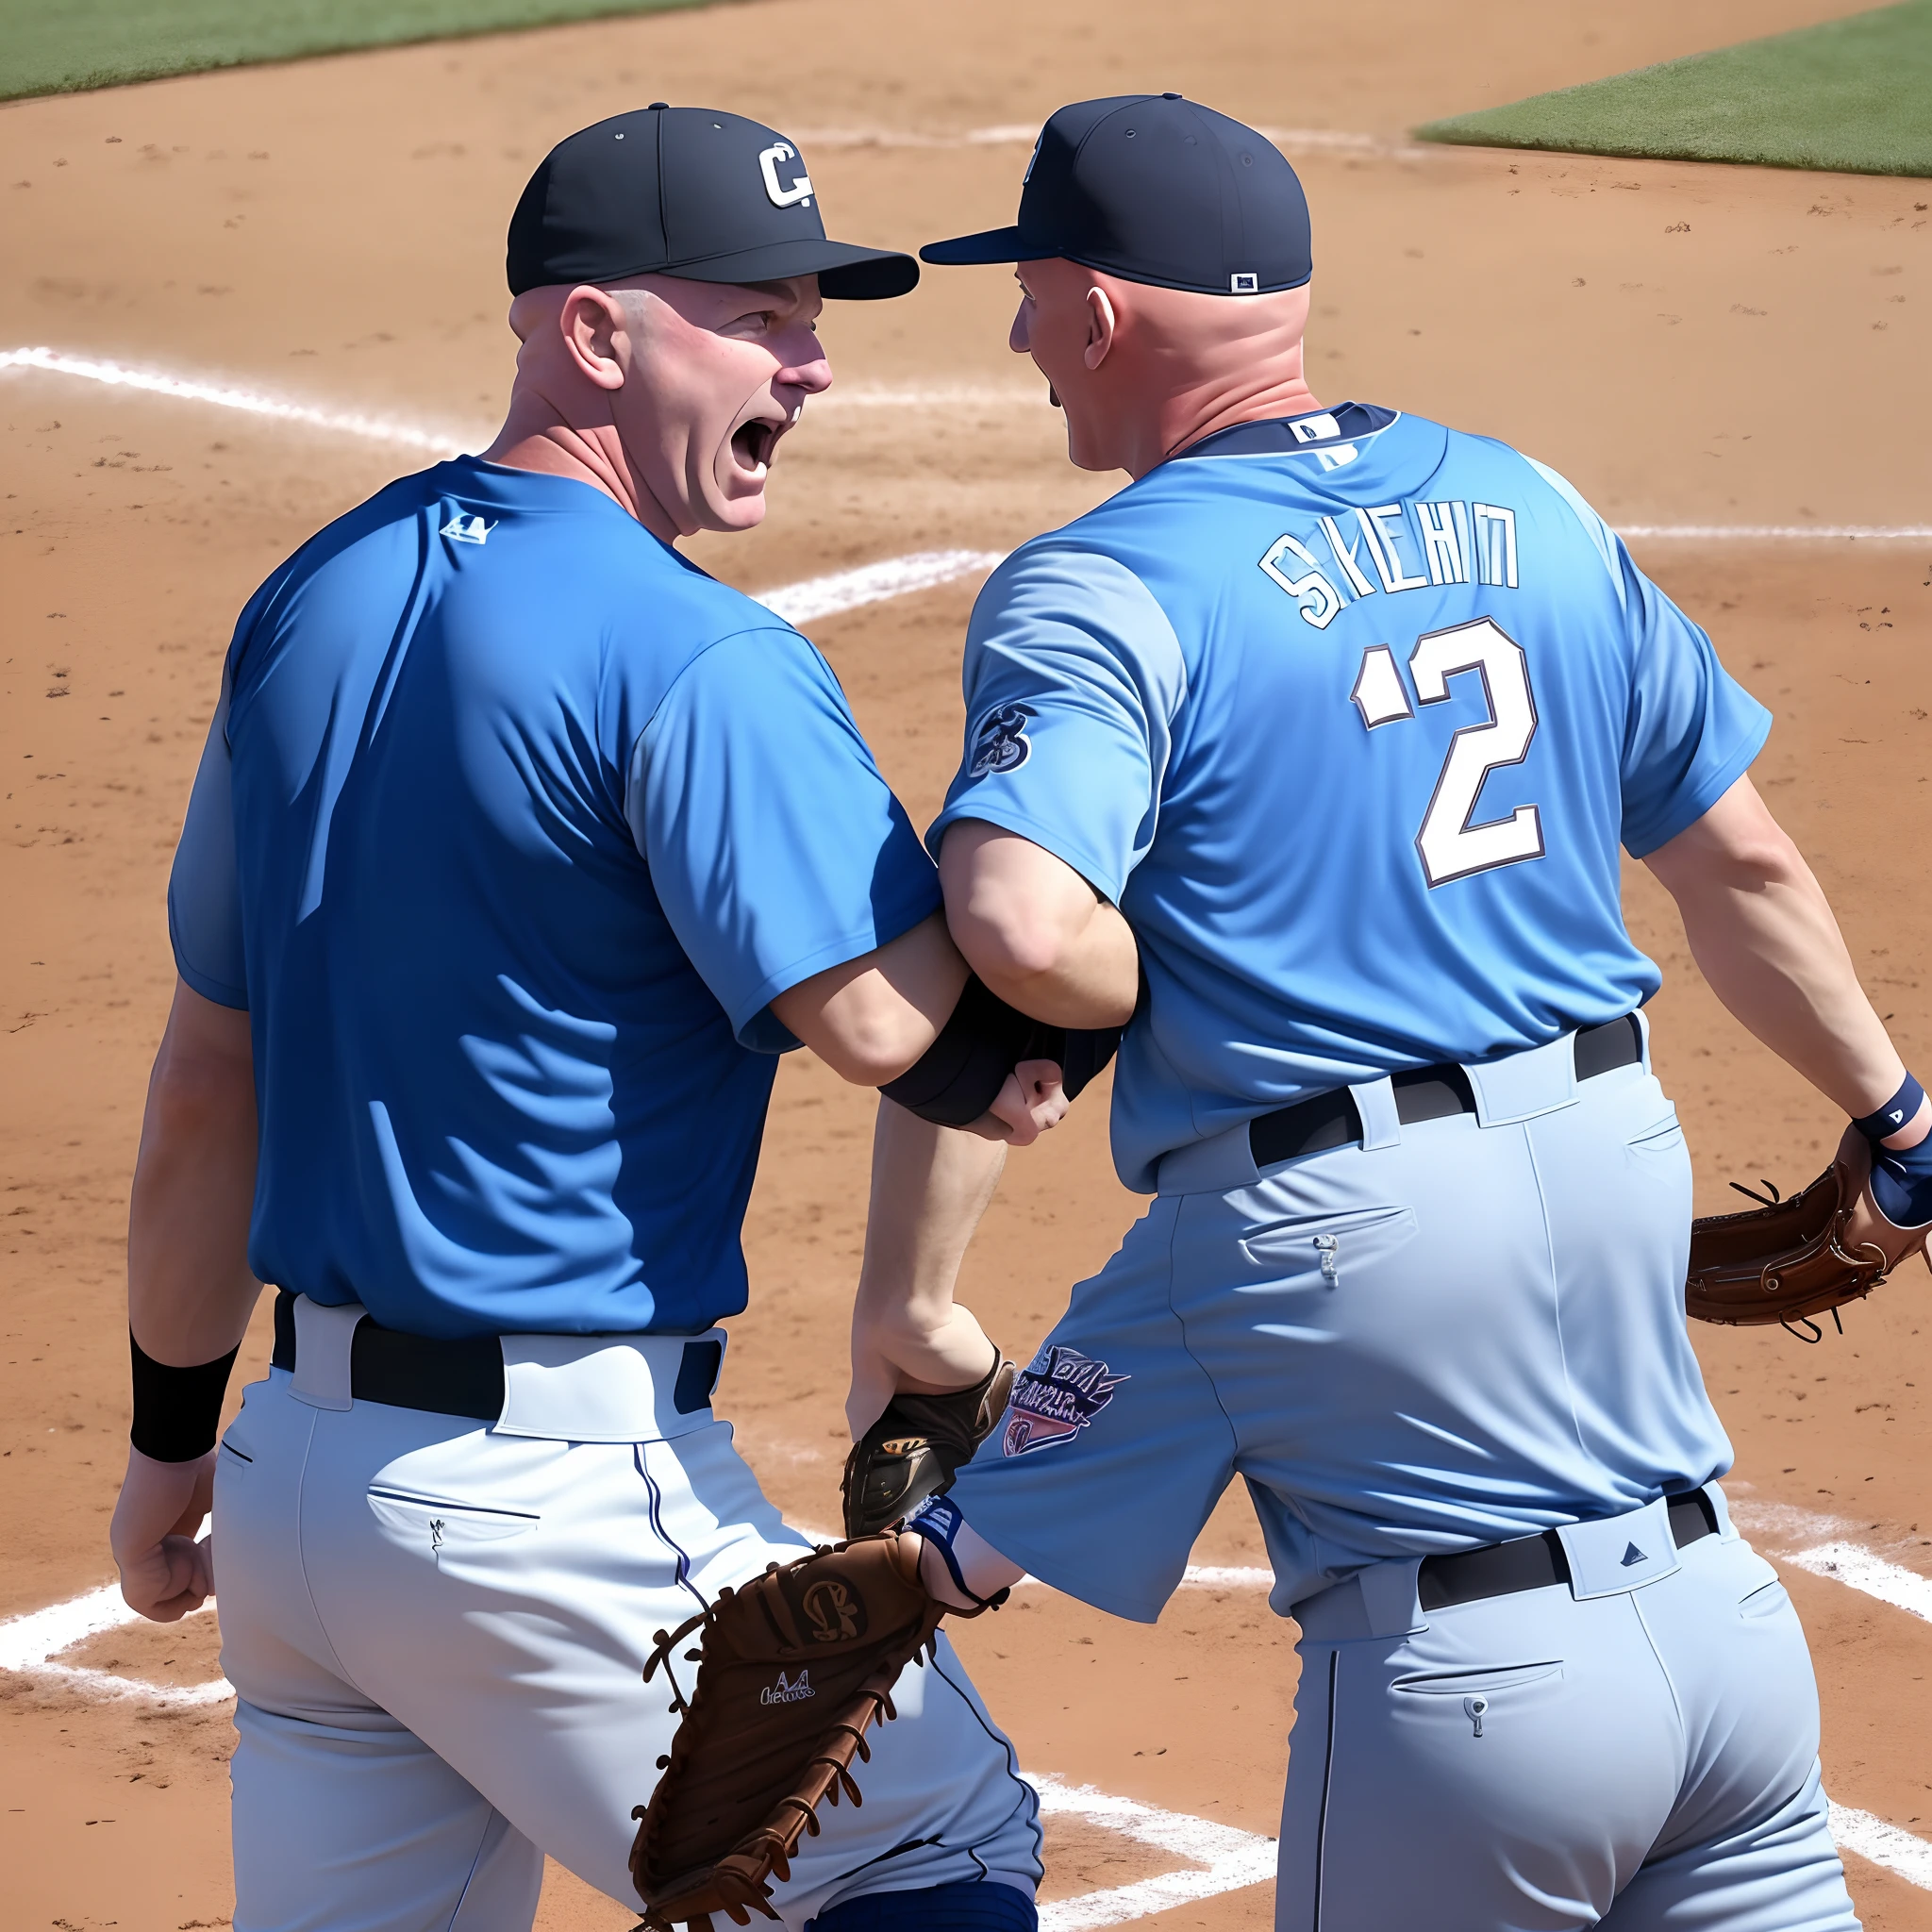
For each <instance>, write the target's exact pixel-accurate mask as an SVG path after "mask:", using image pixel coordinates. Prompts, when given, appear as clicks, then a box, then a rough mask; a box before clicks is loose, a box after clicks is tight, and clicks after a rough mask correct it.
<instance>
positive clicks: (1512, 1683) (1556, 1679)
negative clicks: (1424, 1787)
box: [1389, 1657, 1563, 1738]
mask: <svg viewBox="0 0 1932 1932" xmlns="http://www.w3.org/2000/svg"><path fill="white" fill-rule="evenodd" d="M1562 1676H1563V1662H1562V1659H1561V1658H1560V1657H1545V1658H1542V1659H1541V1660H1539V1661H1538V1662H1535V1663H1523V1664H1490V1665H1486V1666H1484V1667H1483V1668H1482V1669H1480V1670H1474V1671H1417V1672H1412V1673H1411V1674H1408V1675H1407V1676H1402V1677H1396V1678H1394V1679H1393V1680H1392V1681H1391V1684H1390V1686H1389V1692H1390V1695H1391V1698H1392V1699H1393V1700H1394V1703H1395V1708H1396V1710H1397V1711H1398V1712H1399V1713H1407V1715H1408V1716H1410V1717H1414V1718H1421V1719H1423V1720H1424V1722H1436V1723H1445V1724H1446V1723H1454V1724H1461V1725H1464V1726H1466V1727H1467V1729H1468V1731H1469V1734H1470V1736H1471V1737H1474V1738H1480V1737H1481V1736H1483V1734H1484V1726H1485V1724H1491V1723H1494V1722H1496V1721H1497V1720H1499V1719H1507V1717H1508V1715H1509V1713H1510V1711H1511V1710H1512V1708H1518V1707H1522V1706H1523V1705H1524V1704H1525V1703H1529V1702H1539V1701H1541V1699H1540V1697H1539V1696H1538V1691H1537V1687H1538V1686H1547V1687H1552V1688H1554V1686H1555V1685H1556V1684H1557V1683H1560V1682H1561V1681H1562Z"/></svg>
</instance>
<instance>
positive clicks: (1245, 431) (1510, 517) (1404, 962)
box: [927, 404, 1770, 1191]
mask: <svg viewBox="0 0 1932 1932" xmlns="http://www.w3.org/2000/svg"><path fill="white" fill-rule="evenodd" d="M965 692H966V708H967V740H966V750H965V757H964V759H963V762H962V764H961V767H960V770H959V773H958V776H957V777H956V778H955V780H954V782H953V786H952V790H951V791H950V792H949V793H948V795H947V799H946V805H945V809H944V810H943V812H942V813H941V816H940V818H939V819H938V821H937V822H936V823H935V824H934V825H933V827H932V829H931V831H930V832H929V833H928V835H927V839H928V842H929V843H930V844H931V846H932V849H933V850H934V852H935V853H937V851H938V850H939V843H940V841H941V837H942V836H943V834H944V831H945V828H946V827H947V826H948V825H949V824H952V823H953V822H954V821H955V820H956V819H962V818H972V819H982V820H986V821H989V822H990V823H991V824H996V825H1001V826H1004V827H1006V828H1007V829H1008V830H1010V831H1013V832H1017V833H1019V834H1020V835H1021V836H1023V837H1024V838H1026V839H1029V840H1031V841H1034V842H1035V843H1036V844H1039V845H1041V846H1043V847H1045V849H1046V850H1048V851H1050V852H1052V853H1055V854H1056V855H1058V857H1059V858H1063V859H1064V860H1066V862H1067V863H1068V864H1069V865H1071V866H1073V867H1074V869H1075V870H1076V871H1077V872H1079V873H1080V874H1083V875H1084V876H1085V877H1086V878H1087V879H1088V880H1089V882H1090V883H1091V884H1092V885H1093V886H1094V888H1095V889H1096V890H1097V891H1100V892H1101V893H1103V894H1104V895H1105V896H1106V897H1107V898H1108V899H1109V900H1110V901H1112V902H1113V903H1115V904H1117V905H1118V906H1119V907H1120V908H1121V910H1122V911H1123V912H1124V914H1125V916H1126V918H1127V920H1128V922H1129V923H1130V924H1131V925H1132V927H1133V929H1134V933H1135V936H1136V938H1137V939H1138V941H1139V942H1140V948H1141V961H1142V964H1143V966H1144V969H1145V974H1146V993H1145V996H1144V998H1143V1000H1142V1004H1141V1010H1140V1012H1139V1013H1138V1014H1137V1015H1136V1017H1135V1020H1134V1023H1133V1024H1132V1025H1131V1026H1130V1028H1129V1029H1128V1032H1127V1035H1126V1038H1125V1041H1124V1043H1123V1046H1122V1050H1121V1058H1120V1065H1119V1072H1118V1074H1117V1077H1116V1081H1115V1087H1114V1114H1113V1132H1114V1156H1115V1160H1116V1163H1117V1165H1118V1167H1119V1170H1120V1174H1121V1177H1122V1179H1123V1180H1124V1182H1125V1183H1126V1185H1127V1186H1129V1187H1131V1188H1136V1189H1139V1190H1141V1191H1151V1190H1152V1189H1153V1187H1154V1185H1155V1174H1156V1170H1157V1168H1158V1163H1159V1160H1160V1158H1161V1156H1162V1155H1164V1154H1166V1153H1168V1152H1169V1151H1171V1150H1172V1149H1174V1148H1176V1147H1180V1146H1184V1145H1186V1144H1188V1143H1189V1142H1191V1141H1196V1140H1200V1139H1204V1138H1206V1137H1208V1136H1209V1135H1212V1134H1216V1133H1219V1132H1221V1131H1223V1130H1224V1129H1226V1128H1229V1127H1232V1126H1235V1125H1238V1124H1240V1123H1241V1122H1242V1121H1245V1120H1248V1119H1251V1118H1253V1117H1254V1116H1256V1115H1257V1114H1261V1113H1264V1112H1267V1111H1269V1110H1271V1109H1273V1108H1279V1107H1284V1106H1287V1105H1289V1104H1291V1103H1292V1102H1293V1101H1296V1100H1298V1099H1301V1098H1304V1097H1305V1096H1307V1095H1309V1094H1312V1093H1317V1092H1322V1091H1327V1090H1330V1089H1333V1088H1336V1087H1340V1086H1343V1085H1347V1084H1351V1083H1356V1082H1361V1081H1366V1080H1373V1079H1374V1078H1376V1077H1378V1076H1380V1075H1382V1074H1391V1073H1397V1072H1400V1071H1403V1070H1404V1069H1407V1068H1410V1067H1415V1066H1423V1065H1428V1064H1430V1063H1433V1062H1437V1061H1442V1060H1462V1061H1467V1060H1479V1059H1485V1058H1490V1057H1491V1056H1493V1055H1499V1054H1507V1053H1512V1052H1517V1051H1520V1050H1522V1049H1524V1048H1526V1047H1533V1046H1541V1045H1543V1044H1545V1043H1546V1042H1547V1041H1551V1040H1553V1039H1555V1038H1556V1037H1557V1035H1558V1034H1560V1033H1562V1032H1564V1031H1566V1030H1568V1029H1570V1028H1573V1027H1577V1026H1587V1025H1591V1024H1597V1023H1599V1022H1602V1021H1606V1020H1610V1019H1613V1018H1615V1017H1616V1016H1617V1015H1618V1014H1620V1013H1624V1012H1627V1011H1629V1010H1630V1009H1631V1008H1634V1007H1636V1006H1639V1005H1640V1004H1641V1003H1642V1002H1643V1001H1644V1000H1646V999H1648V998H1649V996H1650V995H1651V994H1652V993H1653V992H1654V991H1656V990H1657V984H1658V974H1657V968H1656V967H1655V965H1653V964H1652V962H1651V961H1650V960H1649V959H1647V958H1645V957H1644V956H1643V955H1642V954H1641V952H1640V951H1639V950H1638V949H1637V947H1636V946H1635V945H1634V944H1633V943H1632V942H1631V941H1630V938H1629V935H1628V934H1627V933H1626V932H1625V930H1624V920H1623V914H1622V908H1621V901H1620V896H1619V847H1620V846H1622V847H1623V848H1624V849H1625V850H1627V851H1629V852H1630V853H1631V854H1633V855H1634V856H1637V857H1641V856H1642V855H1643V854H1644V853H1647V852H1651V851H1654V850H1655V849H1656V848H1657V846H1659V845H1661V844H1663V843H1664V842H1665V841H1667V840H1669V839H1671V838H1673V837H1674V835H1675V834H1676V833H1678V832H1680V831H1682V830H1683V829H1684V828H1685V827H1686V826H1687V825H1689V824H1691V823H1692V822H1693V821H1694V820H1696V819H1697V818H1699V817H1701V816H1702V814H1703V813H1704V812H1705V811H1707V809H1708V808H1710V806H1711V805H1713V804H1714V803H1715V802H1716V801H1717V799H1718V798H1719V797H1720V796H1721V795H1722V794H1723V793H1724V791H1725V790H1726V789H1728V787H1729V786H1730V785H1731V784H1733V783H1734V782H1735V781H1736V779H1737V778H1738V777H1739V775H1740V774H1741V773H1742V772H1743V771H1744V770H1745V768H1746V767H1747V766H1748V765H1749V764H1750V762H1751V760H1752V759H1753V758H1755V757H1756V756H1757V751H1758V749H1759V747H1760V746H1761V744H1762V743H1763V741H1764V737H1765V733H1766V732H1767V730H1768V729H1769V726H1770V719H1769V714H1768V713H1767V712H1766V711H1765V710H1764V709H1763V708H1762V707H1761V706H1759V705H1758V704H1757V703H1756V701H1755V700H1753V699H1752V698H1750V697H1749V696H1747V695H1746V694H1745V693H1744V692H1743V691H1740V689H1739V687H1738V686H1737V685H1735V684H1734V683H1733V682H1732V681H1731V680H1730V679H1729V678H1728V677H1727V676H1726V675H1725V674H1724V670H1723V668H1722V667H1721V666H1720V665H1719V663H1718V661H1717V657H1716V654H1715V653H1714V652H1713V650H1712V649H1711V645H1710V641H1709V640H1708V639H1707V637H1706V636H1705V634H1704V633H1703V632H1702V631H1701V630H1699V629H1698V627H1697V626H1696V625H1693V624H1692V623H1691V621H1690V620H1689V619H1688V618H1687V617H1685V616H1684V614H1683V613H1682V612H1681V611H1680V610H1678V609H1677V608H1676V607H1675V606H1674V605H1673V604H1672V603H1671V602H1670V600H1669V599H1668V598H1667V597H1665V596H1664V595H1663V594H1662V593H1661V592H1660V591H1658V590H1657V588H1656V586H1655V585H1653V584H1651V583H1650V582H1649V581H1648V580H1647V579H1646V578H1645V577H1644V576H1643V575H1641V573H1640V572H1639V571H1638V569H1637V567H1636V566H1635V565H1634V564H1633V563H1632V562H1631V560H1630V558H1629V556H1628V555H1627V553H1626V552H1625V551H1624V546H1623V544H1622V543H1621V542H1620V541H1618V540H1617V538H1616V537H1615V536H1613V535H1612V534H1611V533H1610V531H1609V530H1608V529H1607V528H1606V527H1605V525H1604V524H1603V523H1602V521H1601V520H1600V519H1599V518H1598V517H1597V516H1596V515H1595V513H1594V512H1593V511H1591V509H1590V508H1589V507H1588V506H1587V505H1586V504H1585V503H1584V502H1583V501H1582V499H1581V498H1580V497H1579V496H1578V495H1577V494H1576V492H1575V491H1574V490H1572V489H1571V488H1570V486H1569V485H1568V484H1567V483H1565V482H1564V481H1563V480H1562V478H1561V477H1559V476H1557V475H1555V474H1553V473H1552V472H1551V471H1549V470H1546V469H1544V468H1543V467H1542V466H1541V464H1539V463H1535V462H1532V461H1530V460H1529V459H1528V458H1524V457H1523V456H1520V455H1518V454H1517V453H1516V452H1515V451H1514V450H1511V449H1509V448H1507V446H1506V445H1504V444H1502V443H1500V442H1495V441H1491V440H1489V439H1486V438H1481V437H1474V436H1465V435H1461V434H1458V433H1457V432H1455V431H1452V430H1449V429H1445V428H1443V427H1442V426H1441V425H1440V424H1435V423H1430V422H1426V421H1424V420H1422V419H1420V418H1417V417H1413V416H1398V415H1396V414H1394V413H1392V412H1391V411H1390V410H1387V409H1379V408H1367V407H1364V406H1361V405H1357V404H1349V405H1345V406H1344V407H1342V408H1339V409H1336V410H1334V411H1324V412H1317V413H1311V414H1307V415H1304V416H1300V417H1296V418H1291V419H1288V420H1286V421H1280V422H1270V423H1257V424H1247V425H1240V426H1238V427H1236V428H1233V429H1228V430H1225V431H1223V432H1221V433H1220V434H1218V435H1216V436H1212V437H1209V438H1208V439H1207V440H1205V441H1202V442H1200V443H1198V444H1196V445H1195V446H1194V447H1193V448H1191V449H1190V450H1187V451H1186V452H1184V453H1183V454H1182V455H1181V456H1180V457H1178V458H1173V459H1171V460H1170V461H1168V462H1165V463H1163V464H1161V465H1160V467H1159V468H1158V469H1156V470H1154V471H1152V472H1151V473H1150V474H1148V475H1145V476H1143V477H1141V479H1140V480H1139V481H1138V482H1136V483H1133V484H1131V485H1130V486H1129V487H1128V488H1126V489H1124V490H1123V491H1121V492H1120V493H1119V494H1118V495H1116V496H1114V497H1112V498H1110V499H1109V500H1108V501H1107V502H1106V503H1104V504H1102V505H1100V507H1099V508H1096V509H1094V510H1091V511H1090V512H1089V513H1088V514H1087V515H1085V516H1083V517H1081V518H1079V519H1077V520H1076V521H1075V522H1074V523H1072V524H1070V525H1067V526H1066V527H1065V528H1064V529H1061V530H1057V531H1054V532H1051V533H1049V534H1048V535H1045V536H1042V537H1039V538H1036V539H1034V540H1033V541H1031V542H1029V543H1027V544H1025V545H1024V547H1023V548H1022V549H1020V550H1018V551H1016V552H1015V553H1014V554H1013V556H1012V557H1010V558H1008V560H1007V561H1006V562H1005V563H1004V564H1003V565H1001V567H1000V568H999V570H998V571H997V572H995V573H994V575H993V576H992V577H991V580H990V581H989V582H988V584H987V586H986V589H985V590H984V591H982V592H981V594H980V597H979V600H978V603H977V604H976V605H975V607H974V613H973V623H972V628H971V631H970V633H969V636H968V641H967V647H966V661H965Z"/></svg>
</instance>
